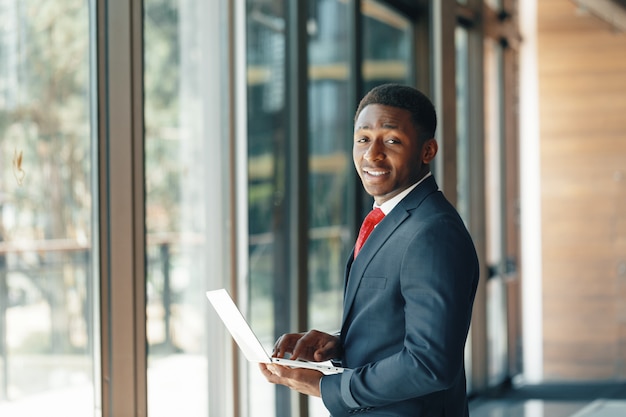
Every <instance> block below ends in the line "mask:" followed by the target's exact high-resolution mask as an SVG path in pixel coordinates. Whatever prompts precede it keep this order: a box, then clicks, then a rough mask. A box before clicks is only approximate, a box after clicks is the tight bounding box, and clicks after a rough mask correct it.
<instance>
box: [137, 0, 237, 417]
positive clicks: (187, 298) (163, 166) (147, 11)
mask: <svg viewBox="0 0 626 417" xmlns="http://www.w3.org/2000/svg"><path fill="white" fill-rule="evenodd" d="M224 4H225V3H224V2H220V1H211V2H207V1H205V0H190V1H176V2H172V1H167V0H146V1H145V2H144V42H145V43H144V54H145V56H144V58H145V59H144V88H145V181H146V186H145V189H146V233H147V236H146V245H147V248H146V257H147V259H146V271H147V272H146V274H147V276H146V301H147V306H146V308H147V311H146V314H147V323H146V326H147V339H148V340H147V342H148V376H147V378H148V380H147V387H148V414H149V415H150V417H159V416H164V417H165V416H167V417H169V416H173V415H184V416H186V417H194V416H198V417H206V416H208V415H213V414H216V413H215V412H213V413H211V412H210V410H213V409H214V408H212V407H213V404H215V403H216V402H220V401H221V402H225V401H229V399H228V398H221V397H220V393H222V392H224V391H223V390H225V388H224V386H225V385H226V381H228V380H230V379H228V377H227V375H222V374H216V372H218V371H217V370H216V369H215V368H211V366H212V364H215V363H218V362H212V360H213V359H214V358H216V357H217V358H218V359H219V356H216V355H218V354H219V352H220V351H221V349H222V346H221V345H222V344H221V343H220V341H219V340H215V339H210V336H209V335H212V334H214V333H215V330H216V329H215V328H213V327H210V326H209V321H210V317H213V316H210V315H209V309H211V307H210V305H209V303H208V300H207V299H206V297H205V295H204V293H205V291H207V290H208V289H214V288H216V287H222V286H224V285H225V283H226V282H227V281H228V270H227V265H228V264H229V261H228V259H229V245H228V243H227V240H228V236H229V232H228V230H229V224H228V221H227V217H228V215H227V212H228V203H229V197H228V195H229V193H228V184H229V179H228V178H226V172H227V169H228V160H229V158H228V151H229V143H228V141H229V138H228V129H227V126H228V123H227V122H226V120H225V117H226V115H225V110H224V109H225V108H227V102H226V99H225V97H227V95H226V94H225V93H226V92H225V91H223V90H221V88H222V87H223V86H225V85H228V82H227V80H226V79H222V78H221V77H222V74H223V72H222V65H223V63H224V62H226V60H223V59H218V58H216V57H220V56H223V55H222V54H223V51H225V50H226V45H225V44H223V43H221V42H222V38H221V37H220V36H221V34H222V33H226V32H227V30H226V25H224V24H223V21H222V22H221V23H222V25H218V21H220V18H221V16H222V14H221V13H222V12H223V9H222V6H223V5H224ZM210 313H211V314H213V311H212V309H211V310H210ZM222 362H223V361H222ZM218 366H225V365H224V364H223V363H222V364H218ZM212 380H218V381H220V382H219V385H211V384H210V381H212ZM212 403H213V404H212ZM216 415H217V414H216Z"/></svg>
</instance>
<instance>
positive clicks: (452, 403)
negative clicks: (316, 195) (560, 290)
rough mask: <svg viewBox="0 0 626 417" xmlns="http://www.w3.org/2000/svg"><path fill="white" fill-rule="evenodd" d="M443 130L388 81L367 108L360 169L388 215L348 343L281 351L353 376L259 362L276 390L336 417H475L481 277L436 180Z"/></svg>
mask: <svg viewBox="0 0 626 417" xmlns="http://www.w3.org/2000/svg"><path fill="white" fill-rule="evenodd" d="M436 125H437V120H436V115H435V110H434V107H433V105H432V103H431V102H430V100H429V99H428V98H427V97H426V96H424V95H423V94H422V93H420V92H419V91H417V90H415V89H414V88H411V87H407V86H401V85H396V84H386V85H382V86H378V87H376V88H374V89H373V90H371V91H370V92H369V93H368V94H367V95H366V96H365V97H364V98H363V99H362V100H361V103H360V104H359V107H358V109H357V111H356V116H355V127H354V144H353V158H354V165H355V167H356V170H357V172H358V174H359V176H360V178H361V181H362V183H363V187H364V188H365V190H366V191H367V193H368V194H370V195H372V196H373V197H374V207H375V208H376V207H378V208H380V209H381V210H382V212H383V213H384V215H385V216H384V218H383V219H382V220H381V221H380V222H379V223H378V225H377V226H376V227H375V229H374V230H373V231H372V232H371V235H370V236H369V237H368V238H367V240H366V241H365V243H364V244H363V246H362V249H360V251H359V252H358V253H357V254H356V255H355V252H354V251H353V253H352V255H351V256H350V258H349V259H348V265H347V268H346V287H345V294H344V306H343V308H344V312H343V321H342V327H341V332H340V334H339V335H330V334H327V333H323V332H319V331H317V330H311V331H309V332H307V333H300V334H286V335H283V336H282V337H281V338H280V339H279V340H278V341H277V342H276V346H275V350H274V355H275V356H277V357H283V356H285V354H291V358H292V359H298V358H299V359H305V360H313V361H324V360H335V361H339V362H341V364H342V366H344V367H345V368H347V369H346V371H344V372H343V373H342V374H336V375H323V374H322V373H320V372H318V371H313V370H308V369H295V368H287V367H283V366H278V365H272V364H261V365H260V367H261V371H262V372H263V374H264V376H265V377H266V378H267V380H268V381H269V382H271V383H275V384H282V385H285V386H287V387H290V388H291V389H294V390H297V391H299V392H301V393H303V394H308V395H314V396H321V397H322V400H323V402H324V405H325V406H326V408H327V409H328V410H329V411H330V413H331V415H332V416H333V417H343V416H348V415H352V414H354V413H362V414H363V415H368V416H370V415H371V416H388V417H390V416H393V417H426V416H428V417H435V416H436V417H443V416H446V417H466V416H468V408H467V394H466V388H465V371H464V364H463V352H464V346H465V340H466V337H467V332H468V329H469V325H470V318H471V313H472V305H473V302H474V295H475V293H476V286H477V284H478V276H479V268H478V260H477V257H476V251H475V249H474V245H473V243H472V240H471V238H470V236H469V233H468V232H467V230H466V228H465V226H464V224H463V221H462V220H461V218H460V217H459V215H458V213H457V211H456V210H455V209H454V207H453V206H452V205H451V204H450V203H449V202H448V201H447V200H446V199H445V197H444V196H443V194H442V193H441V192H440V191H439V190H438V187H437V184H436V183H435V179H434V177H433V176H432V174H431V172H430V168H429V164H430V162H431V161H432V160H433V158H434V157H435V155H436V154H437V149H438V148H437V142H436V141H435V139H434V136H435V128H436ZM356 250H358V248H355V251H356Z"/></svg>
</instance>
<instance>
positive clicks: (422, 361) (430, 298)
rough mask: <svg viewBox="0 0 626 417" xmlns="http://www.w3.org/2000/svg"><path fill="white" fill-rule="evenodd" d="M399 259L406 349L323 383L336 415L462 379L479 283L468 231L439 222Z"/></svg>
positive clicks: (448, 219)
mask: <svg viewBox="0 0 626 417" xmlns="http://www.w3.org/2000/svg"><path fill="white" fill-rule="evenodd" d="M398 249H400V248H398ZM400 259H401V265H400V268H399V271H400V272H399V274H400V276H399V280H400V291H401V296H402V299H403V300H404V327H405V329H404V332H405V336H404V342H403V346H401V347H399V349H398V350H399V351H398V352H397V353H395V354H393V355H391V356H388V357H386V358H383V359H381V360H378V361H375V362H372V363H369V364H367V365H365V366H362V367H359V368H356V369H353V370H350V371H348V372H344V373H343V374H340V375H330V376H325V377H323V378H322V381H321V385H320V387H321V392H322V399H323V401H324V403H325V405H326V407H327V408H328V409H329V411H331V414H332V415H333V416H335V417H338V416H342V415H348V413H350V414H351V413H353V412H354V411H355V410H356V411H359V410H368V409H371V408H376V407H381V406H384V405H388V404H391V403H395V402H399V401H403V400H407V399H410V398H416V397H421V396H424V395H428V394H430V393H433V392H436V391H440V390H445V389H447V388H449V387H451V386H452V385H454V384H455V383H456V382H457V380H458V378H459V377H460V375H462V374H463V372H462V370H463V355H464V346H465V340H466V337H467V331H468V328H469V323H470V319H471V310H472V304H473V299H474V295H475V291H476V285H477V280H478V261H477V258H476V252H475V249H474V246H473V243H472V241H471V239H470V237H469V235H468V233H467V231H466V230H465V228H464V226H463V224H462V223H461V222H460V221H459V220H458V218H455V217H454V216H450V215H441V216H437V218H436V219H435V220H434V221H432V222H430V223H429V224H428V225H426V226H425V227H424V228H422V229H421V230H419V231H418V232H417V233H416V234H415V235H414V236H412V237H411V238H410V239H409V242H408V244H407V245H406V247H405V248H404V251H403V252H402V255H401V258H400ZM374 261H375V260H374ZM394 307H395V308H400V306H394ZM389 325H395V323H389ZM380 337H385V329H380Z"/></svg>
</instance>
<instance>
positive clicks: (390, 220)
mask: <svg viewBox="0 0 626 417" xmlns="http://www.w3.org/2000/svg"><path fill="white" fill-rule="evenodd" d="M434 191H437V184H436V183H435V180H434V178H433V177H432V176H431V177H428V178H426V179H425V180H424V181H423V182H422V183H421V184H420V185H418V186H417V187H415V189H414V190H413V191H411V192H410V193H409V194H408V195H407V196H406V197H405V198H404V199H403V200H402V201H400V202H399V203H398V205H397V206H396V207H394V209H393V210H391V212H390V213H389V214H388V215H387V216H385V218H384V219H383V220H382V221H381V222H380V223H379V224H378V226H376V228H375V229H374V230H373V231H372V234H371V235H370V236H369V237H368V238H367V241H366V243H365V245H363V248H362V249H361V251H360V252H359V256H357V258H356V259H354V249H353V250H352V254H351V255H350V259H349V260H348V263H347V265H346V273H345V276H346V281H347V282H346V284H345V285H346V286H345V291H344V300H343V320H342V322H344V323H345V321H346V318H347V317H348V313H349V312H350V309H351V308H352V303H353V302H354V297H355V296H356V292H357V289H358V288H359V284H360V283H361V278H362V277H363V274H364V272H365V270H366V269H367V266H368V265H369V263H370V262H371V261H372V258H373V257H374V255H375V254H376V252H378V250H379V249H380V247H381V246H382V245H383V244H384V243H385V242H386V241H387V239H389V237H390V236H391V234H392V233H393V232H394V231H395V230H396V229H397V228H398V227H399V226H400V225H401V224H402V223H403V222H404V220H405V219H406V218H407V217H409V216H410V215H411V214H412V213H411V212H412V211H413V210H414V209H415V208H416V207H417V206H419V204H420V203H421V202H422V201H423V200H424V198H426V196H428V195H429V194H431V193H432V192H434Z"/></svg>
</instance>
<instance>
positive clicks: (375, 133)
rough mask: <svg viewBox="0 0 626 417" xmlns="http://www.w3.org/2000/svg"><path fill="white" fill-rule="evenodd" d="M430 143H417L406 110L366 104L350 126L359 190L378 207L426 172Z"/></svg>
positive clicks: (432, 151) (431, 152)
mask: <svg viewBox="0 0 626 417" xmlns="http://www.w3.org/2000/svg"><path fill="white" fill-rule="evenodd" d="M436 148H437V146H436V143H435V142H434V140H427V141H426V145H425V146H422V145H421V144H420V143H419V132H418V131H417V130H416V128H415V126H414V125H413V123H412V121H411V113H409V111H408V110H404V109H400V108H397V107H391V106H384V105H381V104H370V105H368V106H366V107H365V108H364V109H363V110H362V111H361V113H360V114H359V115H358V117H357V120H356V122H355V125H354V143H353V147H352V157H353V159H354V166H355V167H356V170H357V172H358V174H359V177H361V181H362V182H363V187H364V188H365V191H367V193H368V194H370V195H371V196H373V197H374V200H375V201H376V203H377V204H382V203H384V202H385V201H387V200H389V199H390V198H392V197H394V196H396V195H397V194H399V193H400V192H402V191H403V190H405V189H406V188H408V187H410V186H411V185H413V184H415V183H416V182H417V181H418V180H419V179H421V178H422V177H423V176H424V175H425V174H426V173H427V172H428V166H427V165H426V164H428V162H430V160H432V158H433V157H434V156H435V153H436V151H437V149H436Z"/></svg>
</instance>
